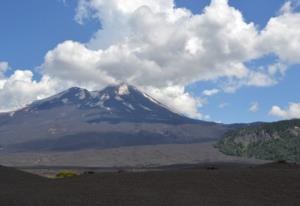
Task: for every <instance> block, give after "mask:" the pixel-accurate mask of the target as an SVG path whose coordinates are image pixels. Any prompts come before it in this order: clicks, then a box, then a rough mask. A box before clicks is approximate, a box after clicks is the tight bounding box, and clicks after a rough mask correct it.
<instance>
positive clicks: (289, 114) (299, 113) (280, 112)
mask: <svg viewBox="0 0 300 206" xmlns="http://www.w3.org/2000/svg"><path fill="white" fill-rule="evenodd" d="M269 114H270V115H272V116H276V117H279V118H281V119H294V118H300V103H290V104H289V106H288V108H286V109H283V108H281V107H279V106H273V107H272V109H271V110H270V112H269Z"/></svg>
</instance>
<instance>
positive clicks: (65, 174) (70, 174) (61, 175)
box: [56, 171, 78, 178]
mask: <svg viewBox="0 0 300 206" xmlns="http://www.w3.org/2000/svg"><path fill="white" fill-rule="evenodd" d="M76 176H78V174H77V173H75V172H71V171H62V172H59V173H57V174H56V178H66V177H76Z"/></svg>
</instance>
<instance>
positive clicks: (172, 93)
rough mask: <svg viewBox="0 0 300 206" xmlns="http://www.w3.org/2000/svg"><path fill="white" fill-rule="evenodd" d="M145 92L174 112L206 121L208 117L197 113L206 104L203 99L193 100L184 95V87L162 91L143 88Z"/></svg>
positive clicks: (174, 87) (186, 94) (171, 87)
mask: <svg viewBox="0 0 300 206" xmlns="http://www.w3.org/2000/svg"><path fill="white" fill-rule="evenodd" d="M144 90H145V92H146V93H148V94H149V95H150V96H152V97H154V98H155V99H157V100H158V101H160V102H162V103H163V104H165V105H167V106H169V107H170V108H171V109H173V110H174V111H177V112H179V113H181V114H185V115H188V116H189V117H192V118H199V119H207V118H208V115H203V114H201V113H199V111H198V108H199V107H202V105H203V104H205V103H206V101H205V100H204V99H200V98H194V97H192V96H191V95H190V94H188V93H186V92H185V90H184V87H180V86H168V87H165V88H163V89H157V88H154V87H146V88H144Z"/></svg>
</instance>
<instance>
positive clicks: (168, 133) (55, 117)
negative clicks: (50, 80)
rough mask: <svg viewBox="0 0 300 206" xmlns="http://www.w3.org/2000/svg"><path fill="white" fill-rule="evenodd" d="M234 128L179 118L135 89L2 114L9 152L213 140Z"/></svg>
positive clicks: (0, 133) (77, 91)
mask: <svg viewBox="0 0 300 206" xmlns="http://www.w3.org/2000/svg"><path fill="white" fill-rule="evenodd" d="M227 130H228V128H227V127H226V126H224V125H221V124H216V123H210V122H203V121H199V120H193V119H190V118H187V117H184V116H182V115H180V114H177V113H175V112H173V111H171V110H170V109H168V108H167V107H166V106H164V105H163V104H161V103H160V102H158V101H156V100H154V99H153V98H151V97H150V96H149V95H147V94H145V93H143V92H140V91H139V90H138V89H136V88H135V87H132V86H130V85H126V84H121V85H117V86H109V87H107V88H105V89H103V90H101V91H94V92H90V91H88V90H85V89H81V88H70V89H68V90H66V91H64V92H61V93H59V94H57V95H54V96H52V97H49V98H47V99H44V100H40V101H36V102H34V103H32V104H30V105H28V106H27V107H25V108H23V109H21V110H18V111H16V112H12V113H6V114H0V137H1V138H0V145H1V147H2V150H5V151H57V150H59V151H66V150H80V149H87V148H111V147H120V146H133V145H155V144H170V143H171V144H173V143H195V142H205V141H213V140H216V139H218V138H219V137H221V135H222V134H224V132H226V131H227Z"/></svg>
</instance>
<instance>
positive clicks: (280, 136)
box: [216, 119, 300, 162]
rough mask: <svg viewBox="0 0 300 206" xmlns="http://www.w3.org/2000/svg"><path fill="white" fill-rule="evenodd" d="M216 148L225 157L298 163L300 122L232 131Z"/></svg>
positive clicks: (294, 121) (297, 120) (295, 120)
mask: <svg viewBox="0 0 300 206" xmlns="http://www.w3.org/2000/svg"><path fill="white" fill-rule="evenodd" d="M216 146H217V148H218V149H219V150H220V151H221V152H223V153H224V154H227V155H233V156H244V157H254V158H257V159H265V160H286V161H290V162H300V120H299V119H294V120H287V121H280V122H275V123H263V124H260V125H258V126H254V127H249V128H242V129H238V130H235V131H231V132H229V133H228V134H226V135H225V136H224V137H223V138H222V139H221V140H220V141H219V142H218V144H217V145H216Z"/></svg>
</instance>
